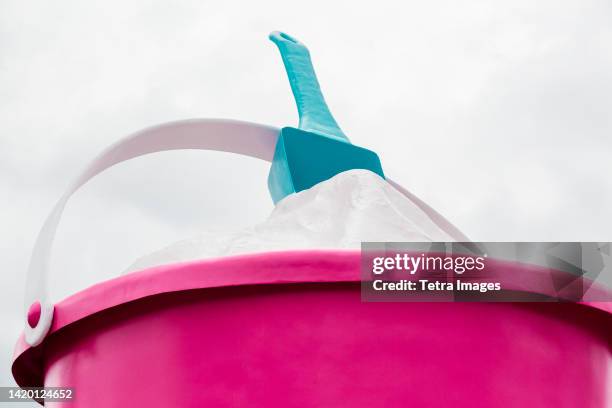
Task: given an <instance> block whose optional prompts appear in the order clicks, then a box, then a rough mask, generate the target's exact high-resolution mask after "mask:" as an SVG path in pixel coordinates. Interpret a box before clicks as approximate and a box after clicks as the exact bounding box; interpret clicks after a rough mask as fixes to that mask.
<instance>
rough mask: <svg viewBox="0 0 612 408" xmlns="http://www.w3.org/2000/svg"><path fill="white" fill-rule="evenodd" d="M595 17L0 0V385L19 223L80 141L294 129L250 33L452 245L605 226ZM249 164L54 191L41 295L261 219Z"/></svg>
mask: <svg viewBox="0 0 612 408" xmlns="http://www.w3.org/2000/svg"><path fill="white" fill-rule="evenodd" d="M361 4H363V5H361ZM611 20H612V3H610V2H609V1H606V0H602V1H588V0H576V1H559V0H555V1H538V2H534V1H531V0H529V1H517V0H512V1H490V0H486V1H470V2H455V1H430V2H422V1H403V2H398V1H394V2H391V1H382V0H378V1H375V2H362V3H359V2H355V1H346V2H332V1H329V0H325V1H308V2H305V3H302V5H301V6H299V7H298V6H296V5H295V4H293V3H291V2H287V1H276V2H268V1H258V2H244V4H241V3H240V2H235V1H226V0H224V1H216V2H208V1H195V0H194V1H172V2H170V1H129V2H128V1H105V2H95V3H94V2H83V1H77V0H74V1H62V2H43V1H39V2H24V1H20V0H14V1H13V0H0V197H1V198H2V199H1V200H0V227H1V230H2V232H3V237H2V240H1V241H0V251H1V252H0V266H1V269H0V270H1V272H0V290H1V291H2V292H1V293H0V319H1V323H2V325H3V329H2V330H1V331H0V333H1V334H0V341H1V343H0V345H1V348H0V370H1V371H0V385H1V384H10V383H11V379H10V376H9V362H10V357H11V353H12V347H13V344H14V342H15V340H16V338H17V335H18V331H19V329H20V327H21V325H22V322H21V319H20V313H21V307H22V295H23V285H24V276H25V269H26V267H27V263H28V256H29V253H30V251H31V248H32V245H33V242H34V239H35V236H36V234H37V232H38V229H39V228H40V226H41V225H42V223H43V220H44V218H45V216H46V215H47V213H48V212H49V211H50V209H51V207H52V205H53V204H54V201H55V200H56V199H57V198H58V197H59V196H60V195H61V193H62V191H63V190H64V189H65V188H66V187H67V184H68V183H69V181H70V180H71V179H72V178H73V177H74V176H75V175H76V174H77V173H78V172H79V171H80V170H81V169H82V168H83V167H84V166H85V165H86V164H87V163H88V161H89V160H90V159H91V158H92V157H93V156H94V155H95V154H97V153H98V152H99V151H100V150H102V149H103V148H105V147H106V146H108V145H109V144H111V143H112V142H114V141H115V140H117V139H118V138H120V137H121V136H124V135H126V134H128V133H131V132H133V131H136V130H138V129H141V128H143V127H147V126H150V125H153V124H157V123H161V122H165V121H169V120H176V119H184V118H192V117H224V118H236V119H242V120H249V121H254V122H260V123H265V124H270V125H275V126H279V127H280V126H284V125H296V124H297V113H296V110H295V107H294V104H293V101H292V97H291V93H290V89H289V85H288V82H287V79H286V77H285V74H284V69H283V66H282V63H281V60H280V57H279V55H278V51H277V50H276V48H275V47H274V45H273V44H272V43H271V42H269V41H268V40H267V34H268V33H269V32H270V31H272V30H283V31H286V32H288V33H290V34H292V35H294V36H295V37H297V38H298V39H300V40H301V41H302V42H304V43H305V44H307V45H308V47H309V48H310V50H311V54H312V57H313V60H314V64H315V67H316V69H317V73H318V75H319V79H320V82H321V85H322V88H323V91H324V93H325V95H326V97H327V100H328V104H329V105H330V107H331V109H332V111H333V113H334V115H335V116H336V119H337V120H338V122H339V123H340V125H341V126H342V128H343V129H344V130H345V132H346V133H347V135H348V136H349V137H350V138H351V140H352V141H353V142H354V143H357V144H360V145H363V146H365V147H369V148H371V149H372V150H375V151H377V152H378V153H379V155H380V156H381V159H382V162H383V167H384V168H385V171H386V173H387V174H388V175H389V176H391V177H392V178H394V179H395V180H397V181H399V182H400V183H401V184H403V185H404V186H405V187H407V188H408V189H409V190H411V191H412V192H414V193H415V194H417V195H418V196H419V197H421V198H422V199H424V200H425V201H426V202H428V203H429V204H430V205H432V206H433V207H434V208H436V209H437V210H438V211H439V212H441V213H442V214H444V215H445V216H446V217H447V218H448V219H450V220H451V221H452V222H454V223H455V224H456V225H457V226H458V227H459V228H460V229H461V230H462V231H463V232H464V233H466V234H467V235H468V236H469V237H470V238H472V239H473V240H479V241H485V240H504V241H506V240H508V241H537V240H542V241H546V240H599V241H610V240H612V217H611V211H610V209H611V208H612V177H611V174H612V171H611V170H612V160H611V158H612V140H611V137H610V135H612V115H611V114H610V107H611V106H612V49H611V48H610V44H611V43H612V24H611V23H612V21H611ZM267 170H268V168H267V165H266V164H265V163H263V162H258V161H256V160H254V159H247V158H243V157H238V156H232V155H228V154H222V153H205V152H193V151H189V152H168V153H163V154H159V155H157V156H151V157H145V158H141V159H138V160H135V161H133V162H130V163H127V164H122V165H120V166H117V167H116V168H114V169H111V170H110V171H108V172H107V173H105V174H104V176H102V177H100V178H98V179H96V180H95V181H94V182H92V183H90V184H88V185H87V186H86V187H85V188H84V189H83V190H82V191H81V192H80V193H78V194H77V195H76V196H75V197H74V199H73V201H72V202H71V204H70V205H69V206H68V208H67V213H66V217H65V219H64V221H63V223H62V224H61V227H60V231H59V235H58V240H57V245H56V246H55V251H54V259H53V268H52V270H53V280H54V282H53V285H52V286H53V289H54V293H56V296H58V297H61V296H64V295H66V294H69V293H72V292H74V291H76V290H78V289H79V288H83V287H85V286H87V285H89V284H91V283H93V282H96V281H99V280H102V279H106V278H110V277H113V276H116V275H117V274H119V273H120V272H121V271H122V270H123V269H124V268H125V267H127V266H128V265H129V264H130V263H131V262H132V261H133V260H134V259H135V258H137V257H138V256H140V255H143V254H145V253H147V252H151V251H153V250H156V249H158V248H160V247H163V246H165V245H167V244H169V243H171V242H173V241H175V240H178V239H181V238H186V237H188V236H190V235H192V234H194V233H197V232H198V231H201V230H205V229H207V228H224V227H228V228H231V227H240V226H246V225H250V224H253V223H256V222H259V221H261V220H263V219H264V218H265V217H266V216H267V214H268V213H269V212H270V210H271V208H272V202H271V200H270V198H269V197H268V193H267V188H266V177H267ZM5 327H6V328H8V329H7V330H5V329H4V328H5ZM19 406H23V405H19Z"/></svg>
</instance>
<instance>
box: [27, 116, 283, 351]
mask: <svg viewBox="0 0 612 408" xmlns="http://www.w3.org/2000/svg"><path fill="white" fill-rule="evenodd" d="M279 132H280V130H279V129H277V128H274V127H271V126H265V125H260V124H256V123H248V122H241V121H236V120H223V119H193V120H184V121H177V122H170V123H166V124H162V125H158V126H154V127H150V128H147V129H144V130H142V131H140V132H137V133H134V134H132V135H130V136H127V137H125V138H123V139H121V140H119V141H118V142H116V143H115V144H113V145H112V146H110V147H109V148H107V149H106V150H105V151H104V152H102V153H101V154H100V155H99V156H98V157H96V158H95V159H94V160H93V162H92V163H91V164H90V165H89V166H87V168H86V169H85V170H84V171H83V172H82V173H81V174H80V176H79V177H78V178H77V179H76V181H75V182H74V183H72V184H71V185H70V187H69V188H68V190H67V191H66V192H65V193H64V194H63V195H62V197H61V198H60V199H59V201H58V202H57V204H56V205H55V207H54V208H53V211H51V214H49V216H48V217H47V219H46V221H45V224H44V225H43V227H42V229H41V230H40V232H39V234H38V238H37V239H36V243H35V245H34V250H33V251H32V256H31V258H30V265H29V268H28V274H27V280H26V292H25V314H26V325H25V340H26V342H27V343H28V344H30V345H31V346H36V345H38V344H40V343H41V342H42V340H43V339H44V338H45V336H46V335H47V333H48V332H49V329H50V327H51V322H52V320H53V303H51V300H50V299H49V293H48V287H47V277H48V269H49V261H50V257H51V248H52V245H53V240H54V238H55V233H56V230H57V226H58V224H59V221H60V218H61V216H62V213H63V211H64V207H65V206H66V203H67V202H68V199H69V198H70V197H71V196H72V194H74V192H75V191H77V190H78V189H79V187H81V186H82V185H83V184H85V183H87V181H89V180H90V179H92V178H93V177H95V176H96V175H97V174H99V173H101V172H103V171H104V170H106V169H108V168H109V167H112V166H114V165H115V164H118V163H121V162H124V161H127V160H130V159H133V158H135V157H138V156H143V155H145V154H149V153H155V152H160V151H165V150H177V149H199V150H216V151H224V152H232V153H238V154H242V155H245V156H251V157H255V158H258V159H262V160H266V161H271V160H272V157H273V155H274V148H275V146H276V139H277V138H278V134H279ZM33 315H35V316H33Z"/></svg>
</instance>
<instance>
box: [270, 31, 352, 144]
mask: <svg viewBox="0 0 612 408" xmlns="http://www.w3.org/2000/svg"><path fill="white" fill-rule="evenodd" d="M270 40H272V42H274V44H276V46H277V47H278V50H279V51H280V54H281V57H282V59H283V64H284V65H285V70H286V71H287V76H288V77H289V84H290V85H291V91H292V92H293V97H294V99H295V103H296V105H297V109H298V114H299V115H300V125H299V128H300V129H301V130H304V131H306V132H313V133H317V134H320V135H323V136H327V137H331V138H333V139H338V140H340V141H343V142H349V139H348V137H346V135H345V134H344V132H342V129H340V126H338V123H336V120H335V119H334V117H333V116H332V114H331V112H330V111H329V108H328V106H327V103H325V98H323V94H322V93H321V87H320V86H319V81H318V80H317V75H316V74H315V71H314V67H313V66H312V61H311V59H310V52H309V51H308V48H306V46H305V45H304V44H302V43H301V42H299V41H298V40H296V39H295V38H293V37H291V36H290V35H288V34H285V33H282V32H280V31H274V32H272V33H271V34H270ZM349 143H350V142H349Z"/></svg>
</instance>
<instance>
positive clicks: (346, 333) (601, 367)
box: [13, 251, 612, 408]
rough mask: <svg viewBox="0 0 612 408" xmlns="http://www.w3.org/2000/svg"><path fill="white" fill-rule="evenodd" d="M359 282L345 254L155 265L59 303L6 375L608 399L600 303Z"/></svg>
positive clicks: (105, 400)
mask: <svg viewBox="0 0 612 408" xmlns="http://www.w3.org/2000/svg"><path fill="white" fill-rule="evenodd" d="M508 267H509V268H512V266H508ZM515 268H516V272H517V274H520V273H521V270H522V269H525V267H524V266H523V265H516V266H515ZM535 272H537V271H535ZM358 280H359V253H358V252H353V251H343V252H333V251H312V252H290V253H276V254H258V255H252V256H242V257H234V258H224V259H220V260H216V261H215V260H212V261H199V262H192V263H188V264H178V265H168V266H163V267H157V268H153V269H151V270H147V271H143V272H140V273H137V274H134V275H128V276H124V277H121V278H118V279H115V280H112V281H108V282H105V283H103V284H99V285H96V286H94V287H91V288H89V289H87V290H85V291H82V292H80V293H78V294H76V295H74V296H73V297H71V298H68V299H66V300H65V301H63V302H60V303H59V304H57V305H56V309H55V318H54V322H53V326H52V329H51V334H50V335H49V336H48V337H47V338H46V339H45V341H44V342H43V343H42V344H41V345H40V346H38V347H35V348H29V347H27V345H25V343H23V340H22V341H20V343H19V344H18V346H17V349H16V355H15V361H14V365H13V373H14V375H15V378H16V380H17V381H18V383H19V384H20V385H42V383H43V382H44V384H45V385H46V386H71V387H74V388H75V397H76V400H75V401H73V402H70V403H64V404H63V405H62V403H51V402H49V403H47V406H52V407H54V406H55V407H57V406H66V407H75V408H76V407H115V406H146V407H201V406H211V407H224V406H238V407H242V406H252V407H256V406H261V407H274V406H282V407H322V406H325V407H338V406H351V407H354V406H363V407H396V406H419V407H420V406H423V407H425V406H426V407H494V406H495V407H497V406H503V407H586V408H588V407H608V406H610V404H611V401H610V399H609V398H610V395H608V394H609V389H610V379H611V374H612V347H611V340H610V339H611V331H610V327H611V326H610V325H611V315H610V313H609V304H598V305H595V304H591V305H579V304H570V303H566V304H559V303H362V302H361V300H360V291H359V283H358Z"/></svg>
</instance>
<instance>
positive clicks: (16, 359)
mask: <svg viewBox="0 0 612 408" xmlns="http://www.w3.org/2000/svg"><path fill="white" fill-rule="evenodd" d="M511 264H514V265H515V266H516V268H517V270H518V269H521V270H523V271H524V274H527V276H534V277H536V279H541V277H542V274H544V273H547V272H549V271H550V269H548V268H544V267H540V266H535V265H528V264H520V263H517V262H513V263H511ZM288 271H291V272H290V273H288ZM524 274H523V276H522V277H520V278H518V279H523V277H524ZM538 275H539V277H537V276H538ZM359 281H361V251H360V250H358V249H333V250H331V249H319V250H292V251H278V252H259V253H253V254H244V255H234V256H227V257H221V258H207V259H198V260H193V261H187V262H180V263H171V264H165V265H159V266H154V267H150V268H146V269H143V270H140V271H136V272H132V273H129V274H126V275H122V276H119V277H116V278H113V279H109V280H106V281H103V282H100V283H97V284H94V285H92V286H90V287H88V288H86V289H83V290H81V291H79V292H76V293H75V294H73V295H71V296H68V297H67V298H65V299H64V300H62V301H60V302H58V303H56V305H55V312H54V317H53V322H52V325H51V328H50V330H49V334H48V336H47V338H46V339H45V340H44V341H43V342H42V343H41V344H40V345H38V346H35V347H32V346H30V345H29V344H27V343H26V341H25V336H24V333H23V332H22V334H21V335H20V337H19V339H18V341H17V343H16V345H15V349H14V353H13V363H12V373H13V377H14V379H15V381H16V382H17V384H18V385H19V386H21V387H26V386H27V387H34V386H40V387H42V386H43V384H44V378H43V377H44V361H43V359H44V355H43V349H44V345H45V343H46V342H47V339H48V338H49V337H51V336H55V335H57V334H58V332H60V331H61V330H62V329H63V328H65V327H67V326H69V325H72V324H75V323H77V322H78V321H80V320H83V319H86V318H87V317H89V316H91V315H94V314H97V313H100V312H104V311H105V310H109V309H112V308H116V307H120V306H121V305H124V304H127V303H130V302H134V301H138V300H140V299H144V298H148V297H151V296H156V295H161V294H168V293H173V292H182V291H188V290H194V289H213V288H221V287H235V286H249V285H275V284H282V285H287V284H300V283H348V282H359ZM521 286H523V287H524V284H523V285H521ZM542 292H544V291H542ZM542 294H544V295H552V294H550V293H542ZM577 304H579V305H582V306H586V307H587V308H589V309H592V310H596V311H599V312H603V313H604V315H605V316H607V318H608V319H609V321H610V326H611V327H612V302H577ZM610 332H611V334H612V330H610ZM611 341H612V340H611Z"/></svg>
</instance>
